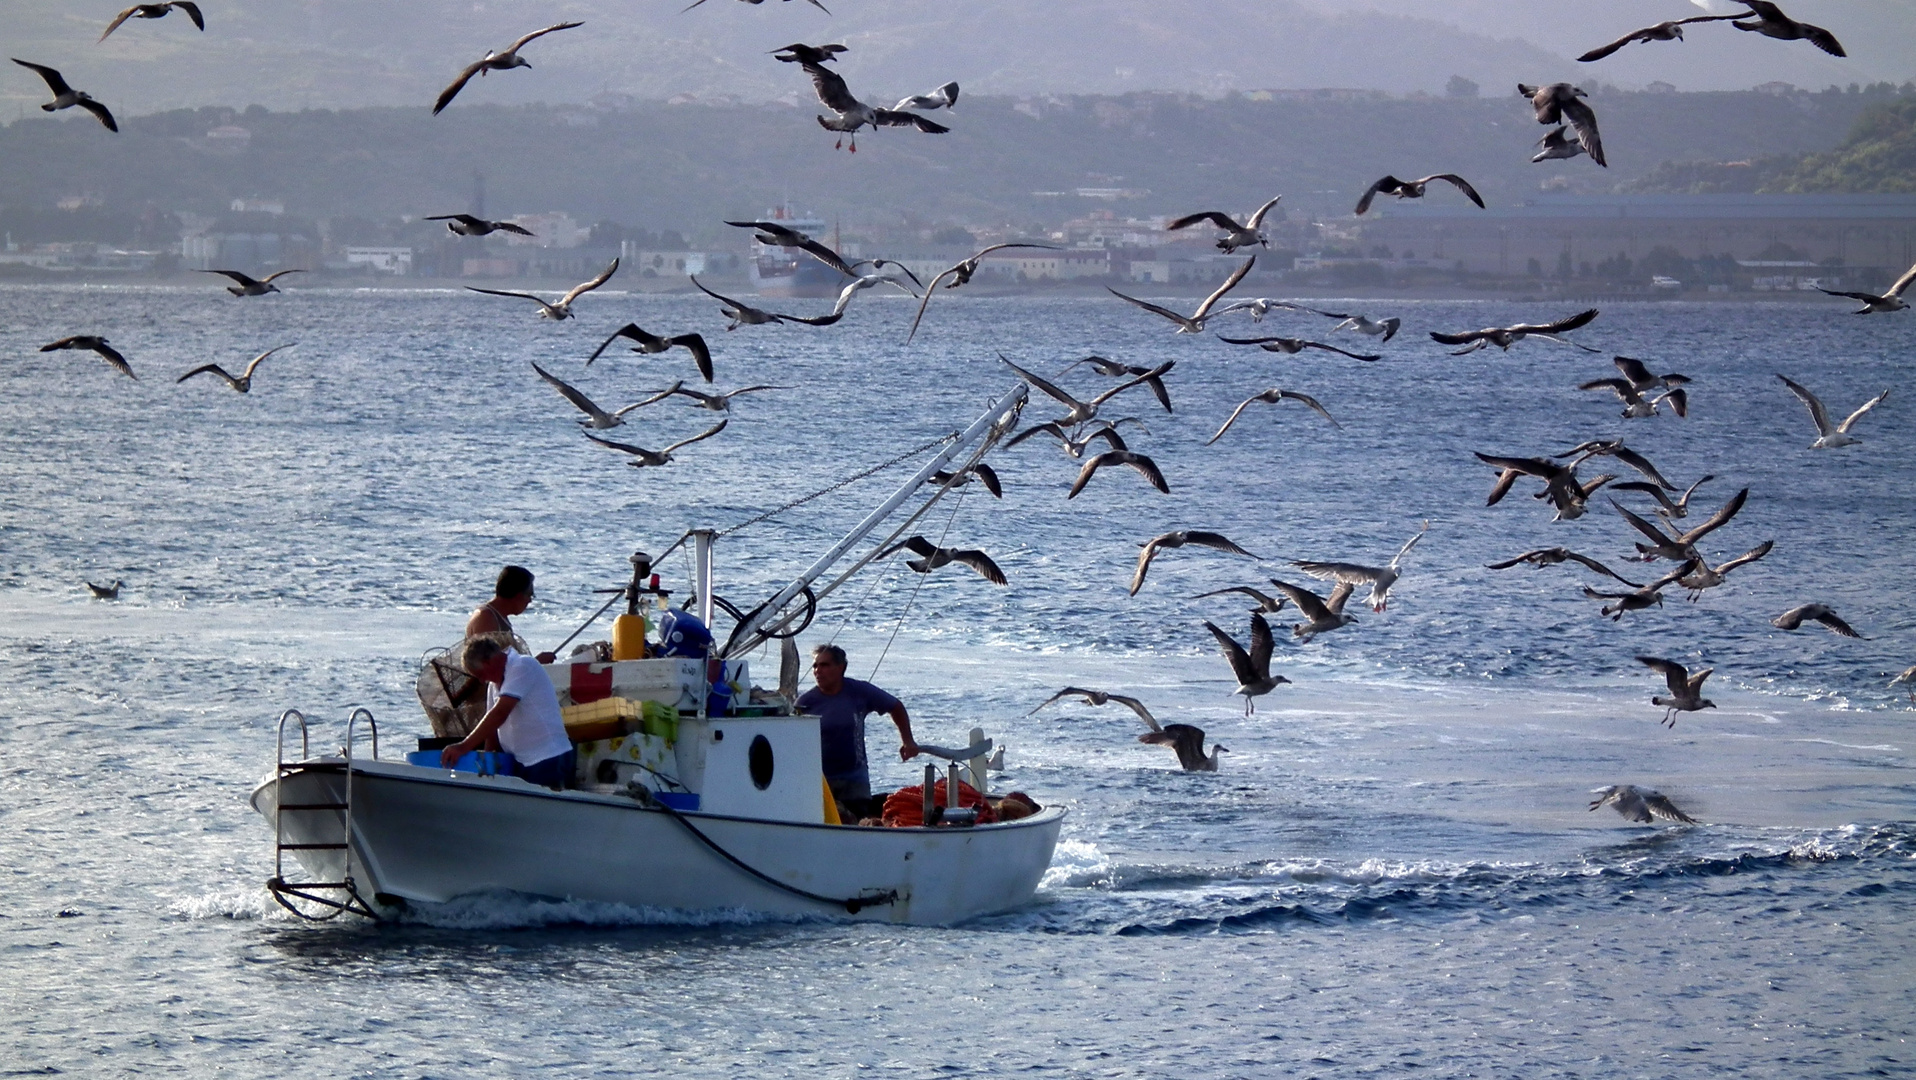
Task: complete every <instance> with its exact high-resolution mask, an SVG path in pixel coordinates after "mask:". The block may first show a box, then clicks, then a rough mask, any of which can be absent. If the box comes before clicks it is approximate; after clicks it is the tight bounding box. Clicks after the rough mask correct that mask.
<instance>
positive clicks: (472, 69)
mask: <svg viewBox="0 0 1916 1080" xmlns="http://www.w3.org/2000/svg"><path fill="white" fill-rule="evenodd" d="M583 25H585V24H584V23H577V22H562V23H554V24H552V25H551V26H548V27H546V28H545V29H544V30H534V31H533V32H532V33H530V34H527V35H526V36H525V37H522V38H520V39H519V40H517V41H515V42H513V43H512V44H511V45H508V46H506V51H505V52H488V53H487V54H486V55H485V56H484V57H482V58H480V59H479V60H476V61H474V62H473V63H471V64H468V65H467V66H466V69H465V70H464V71H461V72H460V73H459V77H458V78H456V79H454V80H453V81H452V85H451V86H448V87H446V88H445V89H444V90H441V91H440V92H439V100H438V101H435V102H433V104H432V114H433V115H434V116H438V115H439V114H440V113H441V112H442V111H444V110H445V108H446V106H448V105H450V104H452V99H453V98H456V97H458V96H459V91H461V90H464V89H465V88H466V84H467V83H468V82H471V81H472V77H473V76H474V75H479V76H482V77H483V76H484V75H485V74H486V72H488V71H506V70H509V69H511V68H529V67H531V66H532V65H531V64H530V63H528V62H527V61H526V58H525V57H523V56H520V55H519V50H520V49H522V48H525V46H526V43H527V42H529V41H532V40H533V39H535V38H540V37H544V36H545V35H547V34H550V33H552V32H553V31H555V30H570V29H572V28H573V27H575V26H583Z"/></svg>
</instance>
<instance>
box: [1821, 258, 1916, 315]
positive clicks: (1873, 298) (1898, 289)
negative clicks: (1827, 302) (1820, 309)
mask: <svg viewBox="0 0 1916 1080" xmlns="http://www.w3.org/2000/svg"><path fill="white" fill-rule="evenodd" d="M1911 282H1916V266H1912V267H1910V268H1909V269H1908V270H1905V271H1903V276H1902V277H1899V278H1897V279H1896V284H1894V285H1891V286H1890V287H1889V290H1888V291H1887V292H1885V293H1883V295H1881V296H1878V295H1876V294H1875V293H1866V292H1838V291H1836V290H1834V289H1818V290H1817V291H1818V292H1826V293H1829V294H1830V295H1831V296H1847V297H1849V298H1850V299H1851V300H1860V301H1862V302H1863V306H1862V307H1860V308H1858V309H1857V310H1856V311H1854V312H1853V313H1852V314H1856V315H1874V314H1879V313H1882V312H1889V311H1902V310H1903V309H1905V308H1907V307H1909V302H1908V301H1906V300H1904V299H1903V293H1904V291H1905V290H1907V289H1908V288H1909V286H1910V283H1911Z"/></svg>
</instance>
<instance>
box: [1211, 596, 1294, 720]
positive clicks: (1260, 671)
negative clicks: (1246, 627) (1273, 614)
mask: <svg viewBox="0 0 1916 1080" xmlns="http://www.w3.org/2000/svg"><path fill="white" fill-rule="evenodd" d="M1204 628H1205V629H1206V630H1209V631H1210V632H1211V636H1212V637H1214V638H1216V639H1217V648H1218V651H1219V652H1221V653H1223V654H1224V660H1225V662H1226V663H1228V664H1230V665H1231V674H1232V675H1234V676H1236V677H1237V689H1236V690H1233V691H1231V692H1232V693H1234V694H1243V695H1244V715H1246V716H1249V715H1251V712H1252V709H1253V701H1254V699H1256V698H1257V697H1259V696H1260V695H1263V694H1268V693H1270V692H1271V691H1272V690H1275V689H1277V688H1278V687H1279V686H1282V685H1283V684H1285V683H1287V682H1290V681H1291V680H1289V679H1287V678H1285V677H1284V676H1282V675H1273V674H1271V652H1272V651H1273V650H1274V649H1275V648H1276V647H1277V642H1276V640H1275V639H1274V638H1272V636H1271V624H1270V623H1269V622H1267V621H1266V620H1265V618H1264V614H1263V613H1262V612H1257V611H1253V612H1252V613H1251V647H1250V649H1249V650H1248V651H1246V650H1245V648H1244V646H1242V645H1239V644H1238V643H1237V640H1236V639H1235V638H1233V637H1231V635H1229V634H1227V633H1225V632H1224V631H1223V630H1221V629H1219V628H1218V626H1217V624H1215V623H1212V622H1210V621H1208V620H1207V621H1206V622H1205V624H1204Z"/></svg>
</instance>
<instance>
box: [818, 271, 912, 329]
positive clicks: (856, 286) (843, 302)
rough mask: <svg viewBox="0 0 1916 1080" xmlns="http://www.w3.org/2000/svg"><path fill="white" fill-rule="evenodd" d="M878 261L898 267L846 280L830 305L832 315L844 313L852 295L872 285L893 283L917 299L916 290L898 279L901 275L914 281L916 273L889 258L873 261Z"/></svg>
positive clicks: (849, 304)
mask: <svg viewBox="0 0 1916 1080" xmlns="http://www.w3.org/2000/svg"><path fill="white" fill-rule="evenodd" d="M879 263H884V264H889V265H892V266H896V267H898V269H897V270H894V271H892V272H890V273H878V274H861V275H859V276H858V277H855V278H853V279H851V280H850V281H848V282H846V283H845V287H844V288H843V289H840V290H839V291H838V301H837V302H836V303H834V304H833V305H832V314H833V315H839V316H843V315H844V314H845V309H846V308H848V307H850V306H851V303H852V297H854V296H857V295H858V294H859V293H861V292H863V291H864V290H866V289H869V288H871V287H872V286H874V285H895V286H897V287H898V288H899V290H900V291H902V292H905V293H908V294H909V295H910V296H911V298H912V299H913V300H916V299H918V292H917V290H915V289H913V288H912V287H911V286H910V285H907V284H905V283H904V282H902V281H900V280H898V279H899V277H901V276H903V277H907V278H910V279H911V280H912V281H914V282H915V281H917V280H918V277H917V275H915V274H913V273H912V272H911V271H910V270H909V269H907V268H906V267H905V265H904V264H903V263H895V262H892V261H891V260H890V259H879V260H877V261H876V262H875V263H874V265H877V264H879Z"/></svg>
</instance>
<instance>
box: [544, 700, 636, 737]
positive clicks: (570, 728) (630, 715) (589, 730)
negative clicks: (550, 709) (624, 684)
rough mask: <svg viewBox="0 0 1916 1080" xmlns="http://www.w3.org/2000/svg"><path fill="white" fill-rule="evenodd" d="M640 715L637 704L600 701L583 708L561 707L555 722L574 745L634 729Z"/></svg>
mask: <svg viewBox="0 0 1916 1080" xmlns="http://www.w3.org/2000/svg"><path fill="white" fill-rule="evenodd" d="M642 715H643V714H642V713H641V711H640V703H639V702H636V701H629V700H627V699H625V698H618V697H610V698H600V699H599V700H598V701H589V702H587V703H585V704H584V705H565V706H561V707H560V709H559V718H560V719H561V720H562V721H564V722H565V727H566V734H567V735H569V736H571V737H572V738H573V740H574V741H578V740H579V739H582V738H584V739H597V738H604V737H605V736H606V735H608V734H623V733H625V732H627V731H630V730H631V729H633V728H636V727H637V726H638V725H639V723H640V717H641V716H642Z"/></svg>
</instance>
